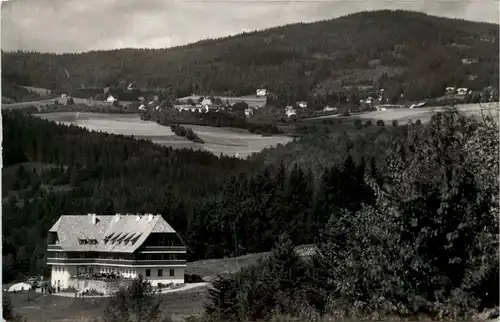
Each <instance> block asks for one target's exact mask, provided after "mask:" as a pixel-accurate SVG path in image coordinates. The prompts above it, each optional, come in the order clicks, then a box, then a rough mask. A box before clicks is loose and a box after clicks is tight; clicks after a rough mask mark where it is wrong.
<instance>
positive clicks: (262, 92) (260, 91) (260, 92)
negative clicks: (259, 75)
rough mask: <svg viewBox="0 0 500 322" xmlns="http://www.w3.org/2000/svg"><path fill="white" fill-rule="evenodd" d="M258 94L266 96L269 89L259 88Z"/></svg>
mask: <svg viewBox="0 0 500 322" xmlns="http://www.w3.org/2000/svg"><path fill="white" fill-rule="evenodd" d="M256 96H257V97H266V96H267V89H265V88H259V89H257V91H256Z"/></svg>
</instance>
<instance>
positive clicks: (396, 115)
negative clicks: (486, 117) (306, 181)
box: [309, 102, 499, 124]
mask: <svg viewBox="0 0 500 322" xmlns="http://www.w3.org/2000/svg"><path fill="white" fill-rule="evenodd" d="M481 106H482V108H483V110H484V111H487V112H491V113H494V114H493V116H495V117H496V116H498V110H499V103H498V102H497V103H484V104H459V105H456V107H457V109H458V110H459V111H460V112H462V113H463V114H465V115H467V116H480V115H481ZM444 109H445V107H419V108H411V109H410V108H403V109H387V110H385V111H373V112H366V113H359V114H353V115H351V116H349V117H342V116H340V115H338V114H335V115H326V116H320V117H316V118H310V119H309V120H320V119H321V120H328V119H343V120H345V119H349V120H353V119H356V118H359V119H363V120H372V121H375V122H376V121H378V120H382V121H384V122H385V123H387V122H392V121H393V120H396V121H398V123H399V124H404V123H407V122H408V121H413V122H415V121H416V120H420V121H421V122H422V123H426V122H429V120H430V119H431V117H432V115H433V114H434V113H435V112H439V111H443V110H444ZM495 113H496V114H495Z"/></svg>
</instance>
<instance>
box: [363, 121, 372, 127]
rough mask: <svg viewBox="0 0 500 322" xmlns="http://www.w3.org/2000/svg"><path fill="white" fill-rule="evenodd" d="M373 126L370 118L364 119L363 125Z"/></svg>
mask: <svg viewBox="0 0 500 322" xmlns="http://www.w3.org/2000/svg"><path fill="white" fill-rule="evenodd" d="M369 126H373V123H372V121H371V120H368V121H366V123H365V127H369Z"/></svg>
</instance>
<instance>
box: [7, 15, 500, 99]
mask: <svg viewBox="0 0 500 322" xmlns="http://www.w3.org/2000/svg"><path fill="white" fill-rule="evenodd" d="M496 41H498V25H494V24H488V23H480V22H470V21H464V20H458V19H448V18H440V17H434V16H430V15H426V14H423V13H417V12H410V11H401V10H397V11H390V10H382V11H374V12H361V13H355V14H351V15H348V16H344V17H341V18H337V19H333V20H326V21H320V22H316V23H308V24H303V23H300V24H292V25H287V26H282V27H277V28H271V29H267V30H263V31H255V32H250V33H243V34H240V35H236V36H231V37H226V38H220V39H215V40H206V41H200V42H198V43H194V44H190V45H186V46H181V47H175V48H170V49H155V50H153V49H119V50H112V51H93V52H87V53H82V54H64V55H56V54H49V53H34V52H2V62H3V70H2V80H3V82H2V84H4V83H5V84H6V86H7V84H9V83H12V82H13V83H17V84H21V85H33V86H37V87H42V88H50V89H56V90H61V91H68V90H69V89H76V88H80V86H81V85H82V84H83V85H85V86H87V87H94V86H98V87H102V86H118V87H119V86H121V87H123V88H125V87H126V86H127V85H128V83H129V82H134V83H135V84H136V85H137V87H138V88H148V89H152V88H163V89H170V91H171V92H170V94H171V95H173V96H176V97H180V96H185V95H190V94H191V93H199V94H206V95H209V94H218V95H222V94H226V95H247V94H253V93H255V89H256V88H259V87H260V86H266V87H267V88H268V89H269V90H271V91H272V92H274V93H276V94H278V95H282V97H283V99H285V100H287V101H289V102H295V101H296V100H304V99H307V98H310V99H313V97H315V99H322V100H327V101H335V100H337V99H338V98H339V93H341V92H345V93H349V95H354V96H355V95H356V93H357V91H358V89H359V88H358V86H365V85H369V86H371V85H375V86H376V87H383V88H385V89H386V95H387V97H388V98H390V100H391V101H396V100H398V99H399V98H400V94H403V95H404V97H405V98H406V99H409V100H418V99H421V98H422V97H436V96H441V95H443V90H444V88H445V87H446V86H458V87H467V88H471V89H475V90H481V89H482V88H484V87H486V86H489V85H492V86H495V87H498V61H499V55H498V43H496ZM462 59H473V60H477V62H476V63H473V64H470V65H469V64H463V63H462ZM66 71H67V72H68V73H69V75H70V78H68V77H67V74H66ZM476 76H477V77H476ZM123 100H127V99H125V98H123Z"/></svg>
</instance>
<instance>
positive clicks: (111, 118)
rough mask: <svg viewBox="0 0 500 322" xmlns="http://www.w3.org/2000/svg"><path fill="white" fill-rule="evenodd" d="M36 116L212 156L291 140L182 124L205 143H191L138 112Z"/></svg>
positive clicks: (241, 154)
mask: <svg viewBox="0 0 500 322" xmlns="http://www.w3.org/2000/svg"><path fill="white" fill-rule="evenodd" d="M36 116H38V117H41V118H44V119H46V120H51V121H55V122H59V123H62V124H67V125H69V124H74V125H77V126H81V127H85V128H87V129H89V130H93V131H102V132H108V133H113V134H121V135H133V136H134V137H137V138H143V139H148V140H151V141H153V142H154V143H157V144H160V145H165V146H170V147H172V148H192V149H203V150H207V151H210V152H212V153H213V154H215V155H220V154H221V153H222V154H224V155H230V156H239V157H241V158H245V157H246V156H247V155H249V154H251V153H253V152H259V151H261V150H262V149H264V148H266V147H269V146H274V145H277V144H280V143H281V144H286V143H288V142H289V141H291V140H292V139H291V138H289V137H286V136H270V137H264V136H260V135H256V134H252V133H249V132H248V131H246V130H241V129H234V128H217V127H209V126H199V125H184V126H185V127H187V128H192V129H193V131H194V132H195V133H196V134H198V136H199V137H201V138H202V139H203V141H204V142H205V143H204V144H198V143H194V142H192V141H189V140H187V139H186V138H183V137H179V136H177V135H175V134H174V133H173V132H172V131H171V130H170V127H167V126H161V125H158V124H156V123H154V122H149V121H142V120H141V119H140V118H139V116H138V115H126V114H105V113H86V112H60V113H58V112H56V113H40V114H36Z"/></svg>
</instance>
